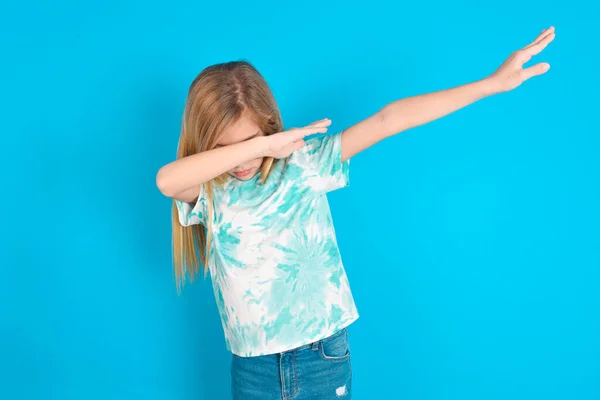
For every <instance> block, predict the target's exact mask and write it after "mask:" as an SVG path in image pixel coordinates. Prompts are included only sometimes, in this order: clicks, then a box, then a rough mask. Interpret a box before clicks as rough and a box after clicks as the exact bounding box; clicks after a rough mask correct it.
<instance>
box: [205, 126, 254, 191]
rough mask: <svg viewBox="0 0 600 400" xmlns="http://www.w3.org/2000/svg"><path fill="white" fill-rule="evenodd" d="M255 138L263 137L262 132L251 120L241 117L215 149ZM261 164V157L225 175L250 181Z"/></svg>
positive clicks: (229, 128) (228, 129) (226, 131)
mask: <svg viewBox="0 0 600 400" xmlns="http://www.w3.org/2000/svg"><path fill="white" fill-rule="evenodd" d="M257 136H263V132H262V131H261V130H260V128H259V127H258V125H256V124H255V123H254V122H253V121H252V120H251V119H249V118H247V117H246V116H242V117H241V118H240V119H239V120H238V121H237V122H236V123H234V124H233V125H231V126H230V127H228V128H227V129H226V130H225V132H224V133H223V135H222V136H221V138H220V139H219V141H218V143H217V146H216V147H217V148H218V147H222V146H228V145H231V144H235V143H240V142H243V141H246V140H250V139H252V138H255V137H257ZM262 162H263V157H261V158H255V159H253V160H250V161H246V162H245V163H243V164H240V165H238V166H237V167H235V168H233V169H232V170H230V171H227V173H228V174H229V175H231V176H233V177H234V178H237V179H239V180H242V181H247V180H249V179H252V177H254V176H255V175H256V174H257V173H258V172H259V171H260V167H261V165H262Z"/></svg>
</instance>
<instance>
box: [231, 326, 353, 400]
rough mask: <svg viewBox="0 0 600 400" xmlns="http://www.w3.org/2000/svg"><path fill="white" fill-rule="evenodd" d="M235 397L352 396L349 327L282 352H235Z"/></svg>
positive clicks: (307, 399)
mask: <svg viewBox="0 0 600 400" xmlns="http://www.w3.org/2000/svg"><path fill="white" fill-rule="evenodd" d="M231 394H232V397H233V399H234V400H288V399H293V400H328V399H335V400H350V399H351V395H352V366H351V363H350V347H349V344H348V331H347V330H346V328H344V329H342V330H340V331H338V332H337V333H334V334H333V335H331V336H329V337H328V338H325V339H323V340H319V341H317V342H314V343H309V344H307V345H304V346H300V347H298V348H296V349H292V350H288V351H284V352H283V353H276V354H268V355H264V356H256V357H240V356H236V355H235V354H234V355H233V359H232V362H231Z"/></svg>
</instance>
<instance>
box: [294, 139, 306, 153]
mask: <svg viewBox="0 0 600 400" xmlns="http://www.w3.org/2000/svg"><path fill="white" fill-rule="evenodd" d="M305 144H306V142H305V141H304V140H303V139H300V140H298V141H297V142H295V143H294V151H296V150H298V149H299V148H302V147H304V145H305Z"/></svg>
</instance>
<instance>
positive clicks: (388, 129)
mask: <svg viewBox="0 0 600 400" xmlns="http://www.w3.org/2000/svg"><path fill="white" fill-rule="evenodd" d="M496 92H497V90H496V89H495V87H494V84H493V81H491V80H490V79H487V78H486V79H482V80H479V81H476V82H472V83H468V84H465V85H462V86H457V87H454V88H451V89H446V90H441V91H438V92H433V93H427V94H423V95H419V96H413V97H407V98H404V99H400V100H396V101H394V102H392V103H390V104H388V105H386V106H385V107H384V108H383V109H382V110H381V111H380V113H381V121H382V123H383V125H384V132H385V135H386V136H390V135H394V134H396V133H398V132H401V131H404V130H407V129H410V128H414V127H416V126H419V125H423V124H426V123H428V122H431V121H433V120H436V119H438V118H441V117H443V116H445V115H448V114H450V113H452V112H454V111H457V110H459V109H461V108H463V107H466V106H468V105H469V104H472V103H474V102H476V101H478V100H480V99H482V98H484V97H487V96H490V95H492V94H494V93H496Z"/></svg>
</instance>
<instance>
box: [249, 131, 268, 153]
mask: <svg viewBox="0 0 600 400" xmlns="http://www.w3.org/2000/svg"><path fill="white" fill-rule="evenodd" d="M249 142H250V144H251V146H252V154H253V155H254V156H255V157H254V158H260V157H268V156H269V141H268V136H257V137H255V138H253V139H251V140H250V141H249Z"/></svg>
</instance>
